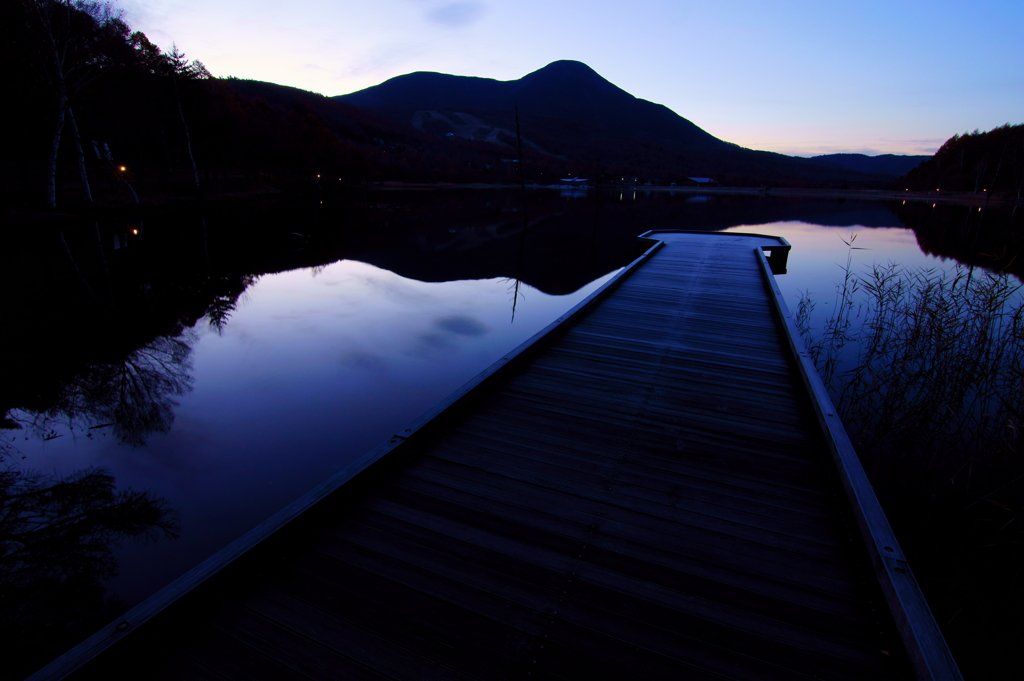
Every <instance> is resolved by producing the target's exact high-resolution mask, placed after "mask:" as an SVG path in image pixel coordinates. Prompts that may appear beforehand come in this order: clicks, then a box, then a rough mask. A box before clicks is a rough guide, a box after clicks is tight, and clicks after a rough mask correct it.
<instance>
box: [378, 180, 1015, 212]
mask: <svg viewBox="0 0 1024 681" xmlns="http://www.w3.org/2000/svg"><path fill="white" fill-rule="evenodd" d="M519 187H520V185H518V184H484V183H479V182H477V183H463V184H459V183H455V182H433V183H431V182H380V183H377V184H371V185H367V186H366V187H365V188H364V190H365V191H431V190H443V189H519ZM526 188H527V189H551V190H557V189H559V186H558V185H540V184H536V183H534V184H527V185H526ZM597 188H600V189H602V190H605V191H616V190H618V191H636V192H645V193H667V194H702V195H710V194H725V195H737V194H738V195H745V196H777V197H786V198H790V197H792V198H823V199H825V198H827V199H832V198H835V199H859V200H862V201H915V202H919V203H943V204H960V205H965V206H979V207H980V206H985V205H988V206H991V207H996V206H1004V205H1013V204H1014V203H1015V201H1014V200H1013V199H1012V198H1006V197H1001V196H997V195H991V196H989V195H988V194H984V193H982V194H973V193H963V192H942V191H938V192H935V191H929V192H919V191H914V192H912V191H902V192H901V191H897V190H893V189H805V188H782V187H679V186H676V187H671V186H663V185H619V184H611V185H600V187H597ZM588 189H595V187H593V186H591V187H588Z"/></svg>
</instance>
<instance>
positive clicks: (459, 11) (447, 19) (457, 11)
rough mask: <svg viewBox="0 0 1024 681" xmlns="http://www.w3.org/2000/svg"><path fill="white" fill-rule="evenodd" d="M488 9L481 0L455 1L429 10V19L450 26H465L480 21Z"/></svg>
mask: <svg viewBox="0 0 1024 681" xmlns="http://www.w3.org/2000/svg"><path fill="white" fill-rule="evenodd" d="M486 9H487V8H486V7H484V5H483V4H482V3H479V2H454V3H452V4H450V5H445V6H444V7H438V8H437V9H435V10H432V11H430V12H427V19H428V20H429V21H432V22H434V23H435V24H441V25H442V26H447V27H449V28H465V27H467V26H472V25H473V24H475V23H476V22H478V21H480V19H481V18H482V17H483V15H484V12H485V11H486Z"/></svg>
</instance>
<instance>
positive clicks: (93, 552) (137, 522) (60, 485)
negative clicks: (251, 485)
mask: <svg viewBox="0 0 1024 681" xmlns="http://www.w3.org/2000/svg"><path fill="white" fill-rule="evenodd" d="M177 536H178V521H177V515H176V513H175V512H174V511H173V510H172V509H171V508H170V507H169V506H168V505H167V502H165V501H164V500H162V499H159V498H157V497H155V496H154V495H152V494H150V493H149V492H136V491H133V490H130V489H129V490H121V491H117V490H116V489H115V485H114V477H113V476H112V475H110V474H109V473H108V472H106V471H105V470H103V469H96V468H94V469H88V470H83V471H78V472H76V473H73V474H72V475H69V476H67V477H65V478H63V479H55V478H47V477H44V476H42V475H40V474H39V473H33V472H28V471H20V470H14V469H7V470H4V471H0V603H2V607H0V612H2V614H0V638H2V639H3V641H4V648H5V650H6V651H7V652H5V655H4V666H5V669H4V676H5V678H8V677H9V678H22V677H23V676H25V675H26V674H28V673H30V672H32V671H33V669H34V668H36V667H38V666H39V665H40V664H42V663H44V662H46V660H48V659H50V658H52V657H54V656H55V655H57V654H59V653H60V652H62V651H63V650H64V649H66V648H68V647H69V646H71V645H74V644H75V643H77V642H78V641H79V640H81V639H82V638H84V637H85V636H87V635H89V634H90V633H92V632H93V631H95V630H96V629H98V628H99V627H101V626H103V625H104V624H106V623H107V622H108V621H110V620H111V619H112V618H114V617H116V616H117V615H118V614H120V613H121V612H123V611H124V609H125V608H124V606H123V605H122V604H121V603H120V601H118V600H117V599H116V598H113V597H111V596H108V595H107V593H106V588H105V586H104V584H103V583H104V581H105V580H107V579H109V578H111V577H113V576H114V575H116V574H117V561H116V560H115V558H114V549H115V548H116V547H117V546H119V545H120V544H122V543H124V542H127V541H140V540H141V541H154V540H156V539H158V538H160V537H168V538H176V537H177Z"/></svg>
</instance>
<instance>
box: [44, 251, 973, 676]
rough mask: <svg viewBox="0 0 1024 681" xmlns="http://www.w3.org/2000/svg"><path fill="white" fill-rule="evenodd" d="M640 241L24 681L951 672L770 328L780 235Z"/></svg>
mask: <svg viewBox="0 0 1024 681" xmlns="http://www.w3.org/2000/svg"><path fill="white" fill-rule="evenodd" d="M645 236H647V237H648V238H647V239H646V240H644V244H645V248H646V247H648V246H649V248H647V250H646V252H645V253H644V254H643V255H642V256H641V257H639V258H638V259H637V260H636V261H635V262H634V263H633V264H632V265H630V266H629V267H628V268H626V270H624V271H623V272H622V273H620V274H619V275H618V276H617V277H616V278H615V279H614V280H612V281H611V282H609V283H608V284H607V285H605V286H604V287H603V288H602V289H601V290H599V291H598V292H596V293H595V294H594V295H592V296H591V297H590V298H588V299H587V300H585V301H583V302H582V303H580V305H578V306H577V307H576V308H574V309H573V310H572V311H570V312H569V313H567V314H566V315H565V316H564V317H563V318H561V319H559V320H558V321H557V322H555V323H554V324H552V325H551V326H550V327H549V328H548V329H545V330H544V331H543V332H541V333H540V334H538V335H537V336H535V337H534V338H533V339H531V340H530V341H528V342H527V343H526V344H524V345H523V346H520V348H517V349H516V350H515V351H514V352H511V353H509V354H508V355H506V357H504V358H502V360H501V361H499V362H498V363H497V364H495V365H494V366H492V367H491V368H489V369H488V370H486V371H485V372H483V373H482V374H481V375H480V376H479V377H477V379H475V380H474V381H472V382H471V383H470V384H467V386H465V387H464V388H462V389H461V390H460V391H458V392H457V393H455V394H454V395H453V396H452V397H450V398H449V399H448V400H447V401H446V402H445V403H443V404H442V405H439V406H438V407H437V408H436V409H435V410H433V411H432V412H430V413H428V414H427V415H425V416H424V417H423V418H421V419H420V420H418V421H417V422H415V423H414V424H411V425H410V426H409V428H408V429H405V430H404V431H403V432H401V433H397V434H396V435H395V437H394V438H392V439H391V440H390V441H389V442H387V443H384V444H383V445H382V446H381V447H379V448H377V449H375V450H374V451H372V452H370V453H368V454H367V455H366V456H365V457H363V458H362V459H361V460H360V461H358V462H356V463H355V464H353V465H352V466H350V467H349V468H348V469H346V470H345V471H343V472H342V473H340V474H339V475H338V476H336V477H335V478H333V479H332V480H330V481H327V482H326V483H324V485H322V486H321V487H319V488H317V489H316V490H314V491H313V492H311V493H310V494H309V495H307V496H305V497H303V498H302V499H300V500H298V501H296V502H295V504H293V505H292V506H290V507H288V508H287V509H284V510H283V511H282V512H281V513H280V514H278V515H277V516H275V517H274V518H271V519H270V520H268V521H267V522H266V523H264V524H263V525H261V526H260V527H258V528H256V529H255V530H253V531H252V532H251V533H250V534H248V535H246V536H245V537H243V538H242V539H240V540H239V541H238V542H236V543H235V544H232V545H231V546H229V547H228V548H226V549H225V550H224V551H222V552H221V553H219V554H217V555H216V556H214V557H212V558H211V559H210V560H208V561H207V562H206V563H204V564H202V565H200V566H199V567H197V568H196V569H195V570H193V571H192V572H190V573H189V574H187V575H185V576H184V577H182V578H181V579H179V580H178V581H177V582H175V583H174V584H172V585H171V586H169V587H168V588H167V589H164V590H163V591H161V592H159V593H158V594H156V595H155V596H153V597H152V598H151V599H149V600H148V601H146V602H144V603H143V604H141V605H140V606H138V607H137V608H135V609H133V610H132V611H130V612H129V613H127V615H126V616H125V617H124V618H123V619H121V620H119V621H117V622H114V623H112V624H111V625H110V626H109V627H107V628H106V629H104V630H102V631H100V632H99V633H97V634H96V635H95V636H93V637H92V638H90V639H89V640H87V641H85V642H84V643H83V644H81V645H80V646H78V647H77V648H75V649H73V650H71V651H69V652H68V653H67V654H65V655H64V656H63V657H61V658H59V659H58V660H56V661H54V662H53V663H52V664H51V665H49V666H48V667H46V668H45V669H43V670H41V671H40V672H39V673H38V674H37V675H35V676H34V677H32V678H33V679H53V678H64V677H65V676H67V675H71V676H72V677H73V678H76V679H78V678H82V679H96V678H103V679H121V678H124V679H129V678H130V679H142V678H145V679H184V678H188V679H296V680H299V679H302V680H307V679H417V680H419V679H526V678H541V677H544V678H555V679H558V678H561V679H588V680H593V679H638V680H639V679H703V678H708V679H886V678H921V679H925V678H927V679H958V678H960V677H959V673H958V672H957V669H956V665H955V663H954V662H953V660H952V657H951V656H950V654H949V651H948V650H947V649H946V646H945V642H944V641H943V640H942V637H941V635H940V634H939V632H938V628H937V627H936V626H935V623H934V620H933V619H932V617H931V614H930V612H929V611H928V608H927V606H926V605H925V604H924V600H923V598H922V597H921V594H920V591H919V590H918V589H917V586H916V583H915V582H914V579H913V575H912V573H911V572H910V569H909V566H908V565H907V564H906V561H905V559H904V558H903V556H902V554H901V553H900V550H899V546H898V545H897V544H896V541H895V538H894V537H893V536H892V533H891V530H889V528H888V523H887V522H886V521H885V517H884V515H882V514H881V509H880V508H879V507H878V504H877V501H876V500H875V498H874V494H873V493H872V492H871V488H870V485H868V484H867V480H866V478H864V477H863V471H862V470H861V469H860V464H859V463H858V462H857V461H856V455H855V454H854V453H853V450H852V447H850V445H849V441H848V439H846V436H845V433H844V432H842V427H841V425H839V422H838V419H837V418H836V416H835V412H834V410H833V409H832V406H831V403H830V402H829V401H828V397H827V395H825V393H824V389H823V388H822V387H821V384H820V381H818V380H817V376H816V375H815V374H814V370H813V367H812V366H810V363H809V360H808V359H807V357H806V355H805V354H803V353H802V350H801V347H800V346H799V344H798V341H797V340H796V338H795V337H794V334H793V330H792V325H791V322H790V320H789V319H788V313H787V312H786V309H785V305H784V303H782V300H781V296H780V295H779V293H778V290H777V288H776V287H775V284H774V280H773V278H772V275H771V272H770V269H769V268H770V265H769V262H768V260H766V258H765V256H764V250H769V251H771V254H772V257H771V260H772V265H773V266H774V267H775V269H776V270H777V271H778V270H780V269H784V267H785V253H786V252H788V249H789V245H788V244H786V243H785V241H783V240H780V239H776V238H773V237H761V236H755V235H748V236H743V235H734V234H690V233H658V234H648V235H645ZM282 454H283V455H284V453H282ZM851 457H852V459H851Z"/></svg>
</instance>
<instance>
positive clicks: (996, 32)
mask: <svg viewBox="0 0 1024 681" xmlns="http://www.w3.org/2000/svg"><path fill="white" fill-rule="evenodd" d="M118 5H119V6H120V7H122V8H123V9H124V10H125V12H126V19H127V21H128V23H129V24H131V26H132V27H133V28H135V29H137V30H141V31H143V32H145V33H146V35H147V36H149V38H150V39H151V40H153V42H155V43H157V44H158V45H160V46H161V47H163V48H165V49H169V48H170V47H171V44H172V43H175V44H177V46H178V48H179V49H181V50H182V51H184V52H185V54H186V55H187V56H188V57H189V58H190V59H198V60H200V61H202V62H203V63H204V64H205V65H206V67H207V68H208V69H209V70H210V72H211V73H213V74H214V75H215V76H236V77H238V78H251V79H256V80H264V81H270V82H274V83H280V84H282V85H290V86H293V87H299V88H303V89H305V90H311V91H313V92H319V93H321V94H324V95H328V96H331V95H340V94H347V93H349V92H355V91H356V90H360V89H363V88H366V87H370V86H372V85H376V84H378V83H381V82H383V81H385V80H387V79H388V78H392V77H394V76H398V75H402V74H404V73H410V72H413V71H439V72H442V73H453V74H457V75H465V76H481V77H486V78H496V79H498V80H515V79H517V78H521V77H522V76H524V75H526V74H527V73H530V72H532V71H536V70H537V69H539V68H541V67H543V66H544V65H546V64H548V63H550V62H552V61H556V60H558V59H574V60H577V61H582V62H584V63H586V64H588V65H589V66H590V67H591V68H593V69H594V70H595V71H597V72H598V73H599V74H601V75H602V76H603V77H605V78H606V79H608V80H610V81H611V82H612V83H614V84H616V85H618V86H619V87H621V88H622V89H624V90H626V91H627V92H629V93H631V94H633V95H635V96H637V97H640V98H642V99H647V100H650V101H653V102H657V103H659V104H664V105H665V106H667V107H669V108H670V109H672V110H673V111H675V112H676V113H678V114H679V115H680V116H683V117H684V118H687V119H689V120H691V121H693V122H694V123H696V124H697V125H699V126H700V127H702V128H703V129H705V130H707V131H708V132H710V133H711V134H713V135H715V136H716V137H719V138H721V139H724V140H727V141H729V142H733V143H736V144H740V145H742V146H745V147H750V148H754V149H765V150H768V151H777V152H781V153H785V154H792V155H799V156H810V155H814V154H827V153H839V152H854V153H866V154H885V153H894V154H931V153H934V152H935V150H936V149H938V147H939V146H941V144H942V143H943V142H944V141H945V140H946V139H948V138H949V137H951V136H952V135H954V134H957V133H964V132H967V131H973V130H975V129H980V130H989V129H991V128H993V127H996V126H999V125H1003V124H1005V123H1013V124H1017V123H1024V0H974V1H972V2H964V1H960V0H957V1H943V0H929V1H927V2H925V1H918V0H887V1H885V2H881V1H876V0H859V1H858V2H848V1H846V0H832V1H825V2H822V1H821V0H812V1H805V0H775V1H773V2H754V1H745V0H714V1H710V0H702V1H700V2H695V1H691V0H636V1H635V2H632V3H629V2H624V1H623V0H586V1H578V0H560V1H559V0H456V1H454V2H453V1H452V0H362V1H353V0H287V1H286V2H282V1H281V0H120V1H119V2H118Z"/></svg>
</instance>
